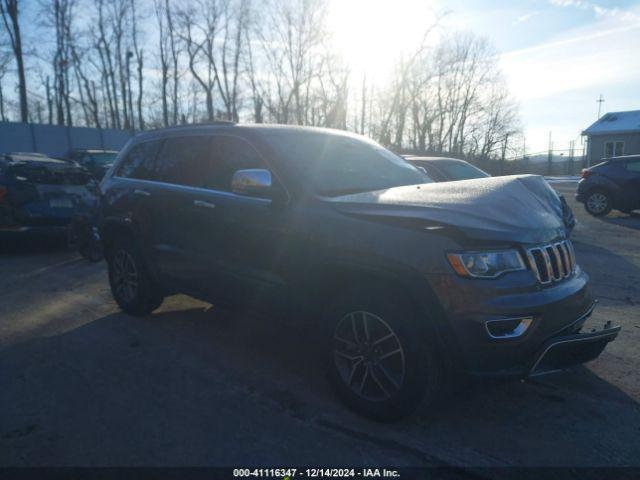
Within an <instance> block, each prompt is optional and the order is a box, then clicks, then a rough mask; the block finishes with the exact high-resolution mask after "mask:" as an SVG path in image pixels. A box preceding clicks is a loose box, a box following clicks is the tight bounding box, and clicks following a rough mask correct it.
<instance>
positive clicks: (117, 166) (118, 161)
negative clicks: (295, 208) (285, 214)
mask: <svg viewBox="0 0 640 480" xmlns="http://www.w3.org/2000/svg"><path fill="white" fill-rule="evenodd" d="M185 127H189V125H185ZM170 133H174V132H170ZM175 133H178V134H177V135H172V134H168V135H161V136H158V137H152V138H144V139H141V140H138V141H135V142H131V145H125V147H126V150H125V149H124V148H123V150H122V151H121V152H120V154H122V155H123V157H122V160H121V159H120V158H117V159H116V161H115V162H114V164H113V165H112V167H111V169H113V174H110V175H109V178H111V179H118V180H133V181H136V182H149V183H152V184H158V185H164V186H172V187H173V186H175V187H184V188H191V189H195V190H198V191H206V192H213V193H216V194H226V193H229V194H231V195H232V196H234V197H236V198H251V199H254V200H264V201H268V202H272V200H271V199H270V198H262V197H252V196H250V195H237V194H234V193H233V192H228V191H226V190H213V189H209V188H199V187H191V186H189V185H180V184H179V183H169V182H160V181H158V180H145V179H141V178H129V177H121V176H119V175H117V174H116V172H117V170H120V165H121V164H122V162H123V161H124V160H125V159H126V158H127V156H128V154H129V152H130V151H131V150H132V149H133V148H135V147H136V146H137V145H141V144H143V143H149V142H161V144H162V145H161V146H160V149H162V147H163V146H164V142H165V141H166V140H167V139H170V138H180V137H204V136H208V137H210V138H211V140H215V138H214V137H230V138H236V139H238V140H241V141H243V142H244V143H246V144H247V145H249V147H251V148H252V149H253V150H254V151H255V152H256V153H257V154H258V157H260V160H262V162H263V163H264V166H265V167H267V170H269V172H270V173H271V175H272V176H273V177H275V178H276V180H277V181H278V184H279V185H280V186H281V187H282V189H283V190H284V193H285V194H286V196H287V203H289V202H290V201H291V194H290V193H289V190H288V189H287V187H286V185H285V183H284V182H283V181H282V178H280V175H279V174H278V172H277V170H276V169H274V168H273V167H272V165H271V164H270V163H269V161H268V160H267V159H266V158H265V157H264V155H263V154H262V152H261V151H260V149H258V148H256V147H255V146H254V145H253V144H252V143H251V142H250V141H248V140H247V139H246V138H244V137H242V136H240V135H233V134H230V133H227V132H225V133H218V132H215V131H213V132H211V131H205V130H203V131H198V132H178V131H176V132H175ZM158 153H160V150H159V151H158ZM156 159H157V155H156ZM108 173H110V172H108Z"/></svg>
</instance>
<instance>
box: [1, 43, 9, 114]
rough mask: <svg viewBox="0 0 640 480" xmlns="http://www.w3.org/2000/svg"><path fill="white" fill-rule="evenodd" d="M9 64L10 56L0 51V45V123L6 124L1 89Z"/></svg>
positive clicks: (2, 91)
mask: <svg viewBox="0 0 640 480" xmlns="http://www.w3.org/2000/svg"><path fill="white" fill-rule="evenodd" d="M10 62H11V54H10V53H9V52H8V51H5V50H4V49H2V45H0V122H6V121H7V116H6V110H5V99H4V90H3V87H2V81H3V79H4V77H5V75H6V74H7V72H8V71H9V63H10Z"/></svg>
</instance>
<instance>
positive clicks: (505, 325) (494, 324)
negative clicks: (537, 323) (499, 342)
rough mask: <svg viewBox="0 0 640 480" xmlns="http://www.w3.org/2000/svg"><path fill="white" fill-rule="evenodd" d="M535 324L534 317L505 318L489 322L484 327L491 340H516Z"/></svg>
mask: <svg viewBox="0 0 640 480" xmlns="http://www.w3.org/2000/svg"><path fill="white" fill-rule="evenodd" d="M532 323H533V317H521V318H504V319H498V320H488V321H486V322H485V324H484V326H485V328H486V329H487V333H488V334H489V336H490V337H491V338H516V337H520V336H522V335H523V334H524V332H526V331H527V329H528V328H529V326H531V324H532Z"/></svg>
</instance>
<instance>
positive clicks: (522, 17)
mask: <svg viewBox="0 0 640 480" xmlns="http://www.w3.org/2000/svg"><path fill="white" fill-rule="evenodd" d="M538 15H540V11H539V10H536V11H533V12H528V13H525V14H524V15H520V16H519V17H518V18H516V19H515V20H514V21H513V25H519V24H521V23H524V22H528V21H529V20H531V19H532V18H533V17H536V16H538Z"/></svg>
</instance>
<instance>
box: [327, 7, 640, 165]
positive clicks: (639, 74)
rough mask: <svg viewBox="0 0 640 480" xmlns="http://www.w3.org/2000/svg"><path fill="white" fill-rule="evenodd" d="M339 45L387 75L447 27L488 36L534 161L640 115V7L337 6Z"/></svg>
mask: <svg viewBox="0 0 640 480" xmlns="http://www.w3.org/2000/svg"><path fill="white" fill-rule="evenodd" d="M329 15H330V22H331V24H332V25H333V27H334V29H335V35H336V44H338V45H342V46H343V48H344V54H345V55H346V56H347V58H348V59H349V60H350V62H351V63H355V64H356V70H357V66H358V65H359V66H360V67H361V68H363V69H367V70H373V72H374V75H376V74H377V75H378V76H381V75H384V72H385V70H386V69H388V68H389V66H388V65H386V64H385V59H387V58H392V57H393V56H394V55H393V54H394V53H395V52H397V51H398V50H401V49H402V48H403V46H406V45H415V44H416V42H417V41H419V40H420V38H421V36H422V34H423V32H424V30H425V27H426V26H428V25H430V24H432V23H433V20H434V19H435V18H438V19H439V22H438V23H439V25H440V27H439V28H440V29H441V30H442V31H449V30H463V31H465V30H466V31H472V32H474V33H476V34H479V35H482V36H485V37H487V38H488V39H489V40H490V42H491V43H492V44H493V46H494V47H495V48H496V49H497V51H498V52H499V55H500V58H499V63H500V66H501V68H502V71H503V72H504V74H505V77H506V80H507V83H508V86H509V89H510V91H511V93H512V95H513V97H514V100H515V101H516V102H517V104H518V105H519V109H520V114H521V119H522V127H523V130H524V134H525V139H526V150H527V153H529V154H532V153H536V152H541V151H546V149H547V148H548V143H549V133H550V132H551V138H552V142H553V148H554V149H559V150H560V149H568V148H569V142H570V141H572V140H574V141H575V145H576V148H581V137H580V132H581V131H582V130H584V129H585V128H587V127H588V126H589V125H590V124H591V123H593V122H594V121H595V120H596V119H597V115H598V106H599V104H598V102H597V101H596V100H597V99H598V98H599V96H600V94H602V96H603V98H604V100H605V101H604V103H603V104H602V113H605V112H607V111H620V110H638V109H640V1H638V0H636V1H630V0H610V1H606V0H594V1H591V0H512V1H506V0H482V1H479V0H333V2H332V4H331V7H330V13H329Z"/></svg>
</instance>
